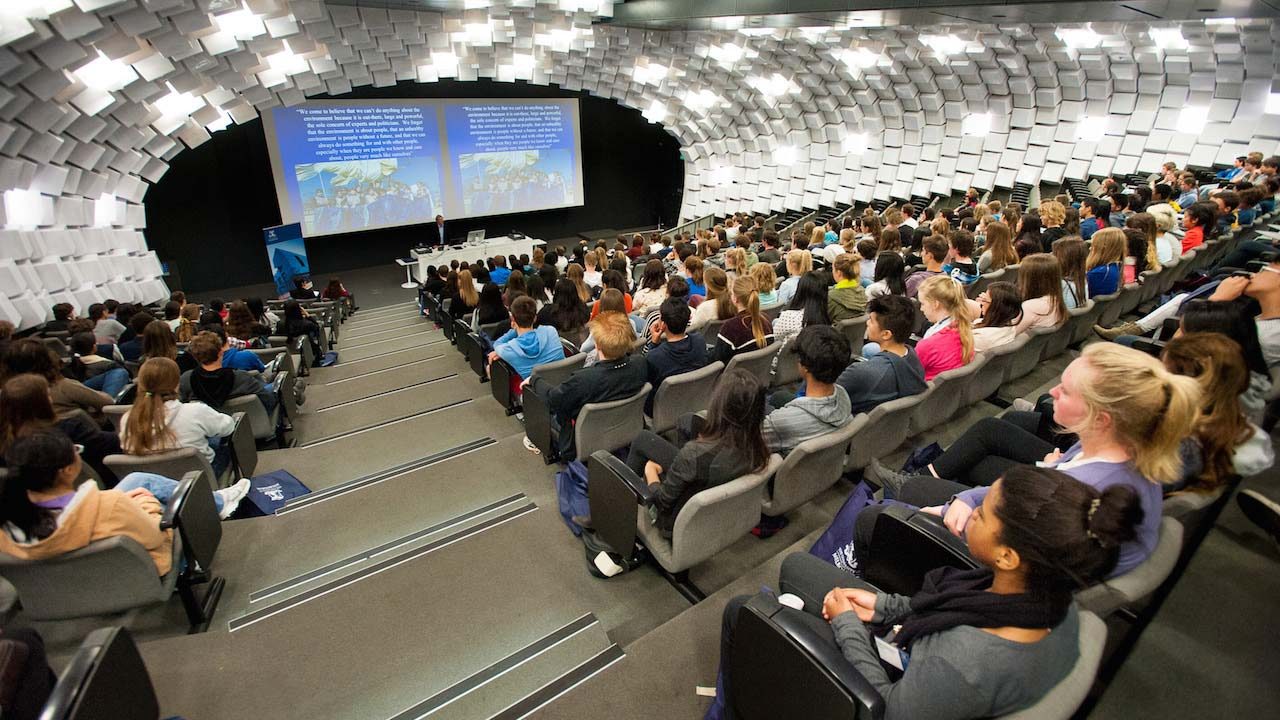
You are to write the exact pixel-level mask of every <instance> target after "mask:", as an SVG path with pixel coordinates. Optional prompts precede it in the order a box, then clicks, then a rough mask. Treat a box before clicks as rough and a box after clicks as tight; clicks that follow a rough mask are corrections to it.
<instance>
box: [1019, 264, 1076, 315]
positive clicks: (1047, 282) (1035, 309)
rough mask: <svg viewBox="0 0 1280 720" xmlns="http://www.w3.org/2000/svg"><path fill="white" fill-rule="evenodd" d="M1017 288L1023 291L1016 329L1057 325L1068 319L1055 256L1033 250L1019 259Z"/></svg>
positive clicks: (1060, 274)
mask: <svg viewBox="0 0 1280 720" xmlns="http://www.w3.org/2000/svg"><path fill="white" fill-rule="evenodd" d="M1018 291H1019V292H1020V293H1021V294H1022V319H1021V320H1019V321H1018V332H1020V333H1024V332H1026V331H1028V330H1031V329H1032V328H1056V327H1060V326H1061V325H1062V324H1063V323H1065V322H1066V321H1067V308H1066V305H1065V304H1064V303H1063V301H1062V264H1061V263H1059V262H1058V258H1057V257H1055V256H1053V255H1050V254H1049V253H1035V254H1034V255H1028V256H1026V257H1024V258H1022V271H1021V272H1019V273H1018Z"/></svg>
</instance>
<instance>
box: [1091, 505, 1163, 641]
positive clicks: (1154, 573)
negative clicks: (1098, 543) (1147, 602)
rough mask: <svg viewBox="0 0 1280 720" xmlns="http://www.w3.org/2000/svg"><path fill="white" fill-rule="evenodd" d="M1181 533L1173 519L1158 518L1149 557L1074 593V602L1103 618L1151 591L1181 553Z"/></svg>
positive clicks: (1158, 584)
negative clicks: (1158, 526)
mask: <svg viewBox="0 0 1280 720" xmlns="http://www.w3.org/2000/svg"><path fill="white" fill-rule="evenodd" d="M1182 532H1183V531H1182V525H1181V524H1180V523H1179V522H1178V521H1177V520H1174V519H1173V518H1171V517H1165V518H1162V519H1161V520H1160V539H1159V540H1158V541H1157V542H1156V548H1155V550H1154V551H1153V552H1152V553H1151V555H1150V557H1148V558H1147V559H1146V560H1144V561H1142V564H1140V565H1138V566H1137V567H1136V568H1134V569H1132V570H1130V571H1129V572H1127V573H1125V574H1123V575H1119V576H1116V577H1113V578H1111V579H1110V580H1107V581H1106V582H1103V583H1099V584H1097V585H1093V586H1091V587H1088V588H1085V589H1084V590H1081V591H1079V592H1077V593H1076V602H1078V603H1079V604H1080V607H1082V608H1084V609H1086V610H1089V611H1090V612H1093V613H1097V614H1098V615H1100V616H1101V617H1104V618H1105V617H1107V616H1108V615H1110V614H1111V613H1113V612H1115V611H1116V610H1119V609H1120V608H1123V607H1125V606H1128V605H1132V604H1134V603H1136V602H1138V601H1140V600H1142V599H1143V598H1145V597H1146V596H1148V595H1150V594H1151V593H1153V592H1155V589H1156V588H1158V587H1160V584H1161V583H1163V582H1164V581H1165V578H1167V577H1169V573H1171V572H1173V567H1174V565H1175V564H1176V563H1177V562H1178V556H1179V554H1181V552H1182Z"/></svg>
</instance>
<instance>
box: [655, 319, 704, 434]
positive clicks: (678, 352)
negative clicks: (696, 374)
mask: <svg viewBox="0 0 1280 720" xmlns="http://www.w3.org/2000/svg"><path fill="white" fill-rule="evenodd" d="M644 357H645V361H646V362H647V363H648V365H649V384H650V385H652V386H653V392H651V393H649V399H648V400H646V401H645V404H644V411H645V413H646V414H648V415H653V396H654V395H656V394H657V392H658V387H659V386H661V385H662V381H663V380H666V379H667V378H669V377H671V376H672V375H679V374H681V373H687V372H690V371H693V370H697V369H698V368H701V367H703V366H704V365H706V364H707V341H706V340H705V339H703V337H702V333H699V332H691V333H689V335H688V336H687V337H685V339H684V340H681V341H679V342H675V343H673V342H669V341H665V340H664V341H663V342H661V343H659V344H658V345H650V346H648V347H646V348H645V356H644Z"/></svg>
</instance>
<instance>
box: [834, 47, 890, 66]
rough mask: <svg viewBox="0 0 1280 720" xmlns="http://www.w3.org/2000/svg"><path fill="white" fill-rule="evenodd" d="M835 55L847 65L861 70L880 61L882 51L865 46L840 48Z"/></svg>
mask: <svg viewBox="0 0 1280 720" xmlns="http://www.w3.org/2000/svg"><path fill="white" fill-rule="evenodd" d="M835 56H836V59H838V60H839V61H840V62H842V63H844V64H845V65H848V66H849V67H851V68H856V69H859V70H865V69H867V68H869V67H872V66H874V65H876V64H877V63H879V62H880V53H878V52H874V51H872V50H868V49H867V48H864V47H860V48H853V49H845V50H840V51H838V52H836V53H835Z"/></svg>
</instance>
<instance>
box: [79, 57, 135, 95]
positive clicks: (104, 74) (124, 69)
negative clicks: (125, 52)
mask: <svg viewBox="0 0 1280 720" xmlns="http://www.w3.org/2000/svg"><path fill="white" fill-rule="evenodd" d="M73 74H74V75H75V76H76V79H77V80H79V81H80V82H82V83H84V84H85V86H86V87H91V88H95V89H98V90H105V91H107V92H114V91H116V90H120V89H121V88H123V87H124V86H125V85H128V84H129V83H131V82H133V81H134V80H137V79H138V73H137V72H135V71H134V69H133V68H132V67H130V66H129V65H127V64H125V63H122V62H120V61H119V60H112V59H111V58H109V57H107V56H105V55H103V54H102V51H101V50H99V51H98V57H96V58H94V59H93V60H91V61H90V62H88V63H86V64H85V65H84V66H83V67H81V68H80V69H79V70H76V71H75V73H73Z"/></svg>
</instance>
